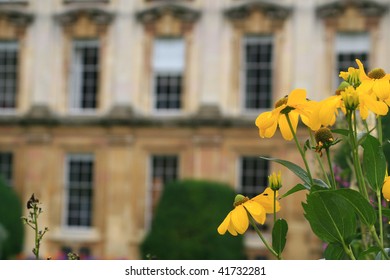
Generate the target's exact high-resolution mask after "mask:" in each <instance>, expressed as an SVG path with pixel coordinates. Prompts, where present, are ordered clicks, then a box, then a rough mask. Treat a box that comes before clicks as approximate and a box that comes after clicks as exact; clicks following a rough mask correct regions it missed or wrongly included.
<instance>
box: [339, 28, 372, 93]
mask: <svg viewBox="0 0 390 280" xmlns="http://www.w3.org/2000/svg"><path fill="white" fill-rule="evenodd" d="M335 50H336V73H335V77H336V78H335V81H336V85H335V87H338V85H339V84H340V83H341V82H342V81H343V79H342V78H340V77H339V74H340V72H341V71H347V70H348V68H349V67H355V68H356V67H357V65H356V62H355V59H360V61H361V62H362V63H363V64H364V65H365V66H366V69H367V68H368V67H367V66H368V62H369V61H368V60H369V57H368V54H369V51H370V37H369V34H367V33H339V34H337V35H336V40H335Z"/></svg>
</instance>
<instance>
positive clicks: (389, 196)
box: [382, 176, 390, 201]
mask: <svg viewBox="0 0 390 280" xmlns="http://www.w3.org/2000/svg"><path fill="white" fill-rule="evenodd" d="M382 194H383V197H384V198H385V199H386V200H387V201H389V200H390V176H386V178H385V181H384V182H383V187H382Z"/></svg>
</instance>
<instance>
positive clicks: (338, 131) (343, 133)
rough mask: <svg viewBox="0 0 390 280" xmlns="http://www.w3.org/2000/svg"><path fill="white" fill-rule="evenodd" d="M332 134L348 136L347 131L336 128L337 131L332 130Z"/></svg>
mask: <svg viewBox="0 0 390 280" xmlns="http://www.w3.org/2000/svg"><path fill="white" fill-rule="evenodd" d="M332 132H333V133H336V134H340V135H344V136H348V135H349V130H348V129H343V128H337V129H332Z"/></svg>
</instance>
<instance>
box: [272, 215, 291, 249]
mask: <svg viewBox="0 0 390 280" xmlns="http://www.w3.org/2000/svg"><path fill="white" fill-rule="evenodd" d="M287 231H288V225H287V222H286V220H284V219H279V220H277V221H276V222H275V224H274V228H273V229H272V248H274V250H275V252H276V253H278V255H279V256H280V255H281V254H282V252H283V249H284V246H285V245H286V236H287Z"/></svg>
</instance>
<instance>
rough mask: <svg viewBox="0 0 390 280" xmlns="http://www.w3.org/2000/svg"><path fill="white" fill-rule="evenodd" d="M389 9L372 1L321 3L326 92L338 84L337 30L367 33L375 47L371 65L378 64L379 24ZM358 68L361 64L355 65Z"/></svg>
mask: <svg viewBox="0 0 390 280" xmlns="http://www.w3.org/2000/svg"><path fill="white" fill-rule="evenodd" d="M386 12H387V7H386V6H385V5H382V4H379V3H377V2H375V1H370V0H360V1H359V0H345V1H334V2H331V3H327V4H324V5H320V6H317V8H316V14H317V17H318V18H320V19H322V21H323V23H324V29H325V30H324V32H325V37H324V40H325V51H326V59H325V63H326V65H325V68H326V69H328V70H327V71H326V72H325V73H327V76H326V77H325V79H326V81H325V82H326V84H327V85H328V88H327V89H325V92H332V90H333V85H334V69H336V65H337V61H336V55H335V53H336V52H335V40H336V35H337V33H356V34H357V33H367V34H369V36H370V38H371V49H370V51H369V53H368V57H369V63H370V65H375V63H376V62H377V61H378V58H377V57H376V55H375V53H376V52H375V50H376V49H377V45H378V40H379V34H378V26H379V24H380V20H381V17H382V15H383V14H384V13H386ZM351 66H353V67H357V65H351Z"/></svg>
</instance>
